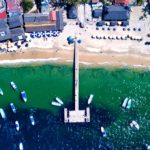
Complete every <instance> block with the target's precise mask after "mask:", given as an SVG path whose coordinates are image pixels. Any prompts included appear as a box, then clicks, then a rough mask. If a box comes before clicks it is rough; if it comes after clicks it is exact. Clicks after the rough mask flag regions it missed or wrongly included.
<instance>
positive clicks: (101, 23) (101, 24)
mask: <svg viewBox="0 0 150 150" xmlns="http://www.w3.org/2000/svg"><path fill="white" fill-rule="evenodd" d="M103 25H105V21H99V22H97V23H96V26H103Z"/></svg>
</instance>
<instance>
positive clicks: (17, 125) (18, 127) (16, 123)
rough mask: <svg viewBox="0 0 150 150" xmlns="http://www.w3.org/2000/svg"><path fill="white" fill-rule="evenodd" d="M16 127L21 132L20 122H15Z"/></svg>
mask: <svg viewBox="0 0 150 150" xmlns="http://www.w3.org/2000/svg"><path fill="white" fill-rule="evenodd" d="M15 126H16V130H17V131H19V129H20V126H19V121H18V120H16V121H15Z"/></svg>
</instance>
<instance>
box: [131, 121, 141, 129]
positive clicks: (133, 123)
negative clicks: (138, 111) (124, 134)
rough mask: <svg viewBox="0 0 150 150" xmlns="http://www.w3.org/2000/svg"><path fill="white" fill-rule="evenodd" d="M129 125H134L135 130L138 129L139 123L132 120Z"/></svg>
mask: <svg viewBox="0 0 150 150" xmlns="http://www.w3.org/2000/svg"><path fill="white" fill-rule="evenodd" d="M130 126H131V127H135V128H136V129H137V130H139V129H140V126H139V124H138V123H137V122H136V121H134V120H133V121H132V122H131V123H130Z"/></svg>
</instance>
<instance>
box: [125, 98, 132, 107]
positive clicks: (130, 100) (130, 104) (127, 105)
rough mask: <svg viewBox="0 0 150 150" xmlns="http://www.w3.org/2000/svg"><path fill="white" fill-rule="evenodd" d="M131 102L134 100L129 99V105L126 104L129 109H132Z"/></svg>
mask: <svg viewBox="0 0 150 150" xmlns="http://www.w3.org/2000/svg"><path fill="white" fill-rule="evenodd" d="M131 103H132V100H131V99H129V100H128V103H127V106H126V108H127V109H130V108H131Z"/></svg>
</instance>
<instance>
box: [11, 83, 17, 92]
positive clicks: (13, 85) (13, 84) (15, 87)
mask: <svg viewBox="0 0 150 150" xmlns="http://www.w3.org/2000/svg"><path fill="white" fill-rule="evenodd" d="M10 85H11V86H12V88H13V89H14V90H15V91H16V90H17V86H16V84H15V83H14V82H13V81H11V82H10Z"/></svg>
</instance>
